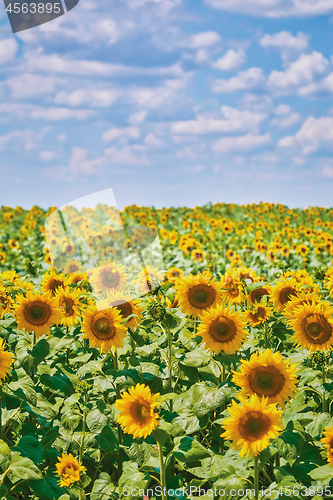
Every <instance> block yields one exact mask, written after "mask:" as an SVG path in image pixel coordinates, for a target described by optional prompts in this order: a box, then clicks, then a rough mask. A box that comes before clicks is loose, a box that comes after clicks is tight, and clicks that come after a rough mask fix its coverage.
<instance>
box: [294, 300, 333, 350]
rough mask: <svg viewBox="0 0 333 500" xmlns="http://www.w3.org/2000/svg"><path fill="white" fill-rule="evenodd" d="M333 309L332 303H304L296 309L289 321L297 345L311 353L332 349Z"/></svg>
mask: <svg viewBox="0 0 333 500" xmlns="http://www.w3.org/2000/svg"><path fill="white" fill-rule="evenodd" d="M332 316H333V307H332V305H331V304H330V303H327V302H319V303H315V302H314V301H313V302H310V303H304V304H302V305H300V306H298V307H296V308H295V309H294V312H293V317H292V318H291V319H290V320H289V324H290V326H291V327H292V328H293V329H294V330H295V334H294V335H293V337H292V338H293V339H294V340H295V344H297V345H300V346H302V347H303V349H308V350H309V351H310V352H311V351H318V350H323V351H326V350H328V349H330V347H331V346H332V345H333V317H332Z"/></svg>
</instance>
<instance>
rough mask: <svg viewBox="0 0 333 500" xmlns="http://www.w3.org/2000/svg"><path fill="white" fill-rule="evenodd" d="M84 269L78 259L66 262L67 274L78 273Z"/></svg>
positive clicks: (65, 271)
mask: <svg viewBox="0 0 333 500" xmlns="http://www.w3.org/2000/svg"><path fill="white" fill-rule="evenodd" d="M82 270H83V267H82V265H81V264H80V262H79V261H78V260H76V259H73V260H69V261H68V262H66V264H65V266H64V273H66V274H71V273H78V272H80V271H82Z"/></svg>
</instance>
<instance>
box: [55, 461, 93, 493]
mask: <svg viewBox="0 0 333 500" xmlns="http://www.w3.org/2000/svg"><path fill="white" fill-rule="evenodd" d="M56 469H57V475H58V476H59V485H60V486H61V487H67V488H68V487H69V486H70V485H71V484H73V483H76V482H78V481H80V480H81V473H82V472H84V471H85V470H86V468H85V467H84V466H83V465H81V464H80V462H79V461H78V460H77V459H76V458H75V457H73V455H72V454H71V453H63V454H62V456H61V458H59V461H58V462H57V463H56Z"/></svg>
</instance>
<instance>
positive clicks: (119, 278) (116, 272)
mask: <svg viewBox="0 0 333 500" xmlns="http://www.w3.org/2000/svg"><path fill="white" fill-rule="evenodd" d="M124 268H125V266H119V265H117V264H116V263H115V262H110V263H108V264H106V265H103V266H99V267H97V268H96V269H94V272H93V274H92V275H91V276H90V278H89V281H90V283H91V284H92V285H93V287H94V288H95V289H96V292H97V293H100V292H102V293H104V294H106V293H107V292H111V291H112V292H121V291H123V290H124V289H125V287H126V281H127V275H126V274H125V273H124Z"/></svg>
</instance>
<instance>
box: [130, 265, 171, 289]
mask: <svg viewBox="0 0 333 500" xmlns="http://www.w3.org/2000/svg"><path fill="white" fill-rule="evenodd" d="M163 279H164V275H163V273H161V272H160V271H159V270H158V269H157V267H151V266H146V267H143V268H142V271H140V272H139V274H138V276H137V278H136V279H135V280H133V285H135V284H136V285H138V286H139V290H140V291H141V292H143V293H144V294H147V293H149V292H151V291H152V290H155V288H158V287H159V286H160V285H161V283H162V282H163Z"/></svg>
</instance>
